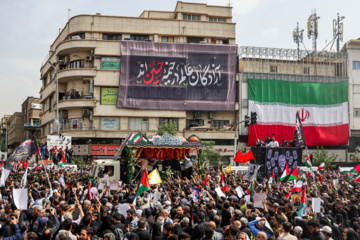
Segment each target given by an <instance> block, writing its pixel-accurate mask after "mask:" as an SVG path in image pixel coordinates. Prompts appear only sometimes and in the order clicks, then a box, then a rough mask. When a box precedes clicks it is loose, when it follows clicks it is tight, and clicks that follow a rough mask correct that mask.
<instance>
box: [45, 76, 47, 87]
mask: <svg viewBox="0 0 360 240" xmlns="http://www.w3.org/2000/svg"><path fill="white" fill-rule="evenodd" d="M46 85H47V76H46V77H44V87H45V86H46Z"/></svg>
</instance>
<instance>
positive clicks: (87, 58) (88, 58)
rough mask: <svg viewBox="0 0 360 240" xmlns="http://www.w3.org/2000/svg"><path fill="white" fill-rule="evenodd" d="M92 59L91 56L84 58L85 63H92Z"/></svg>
mask: <svg viewBox="0 0 360 240" xmlns="http://www.w3.org/2000/svg"><path fill="white" fill-rule="evenodd" d="M92 59H93V58H92V56H86V57H85V61H87V62H90V61H92Z"/></svg>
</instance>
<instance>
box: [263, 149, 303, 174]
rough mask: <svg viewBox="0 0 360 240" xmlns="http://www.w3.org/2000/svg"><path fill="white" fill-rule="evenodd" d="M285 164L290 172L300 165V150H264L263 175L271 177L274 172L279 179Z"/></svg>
mask: <svg viewBox="0 0 360 240" xmlns="http://www.w3.org/2000/svg"><path fill="white" fill-rule="evenodd" d="M286 163H287V164H288V166H289V170H290V172H291V171H292V170H293V169H294V168H295V167H297V166H300V165H301V164H302V149H301V148H266V160H265V174H266V176H271V172H272V171H273V170H274V174H275V176H276V177H280V176H281V174H282V173H283V171H284V170H285V167H286Z"/></svg>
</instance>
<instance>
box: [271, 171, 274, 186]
mask: <svg viewBox="0 0 360 240" xmlns="http://www.w3.org/2000/svg"><path fill="white" fill-rule="evenodd" d="M271 178H272V179H271V185H274V184H275V173H274V170H272V172H271Z"/></svg>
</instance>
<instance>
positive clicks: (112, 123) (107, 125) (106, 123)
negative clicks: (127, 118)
mask: <svg viewBox="0 0 360 240" xmlns="http://www.w3.org/2000/svg"><path fill="white" fill-rule="evenodd" d="M119 129H120V118H118V117H101V118H100V130H119Z"/></svg>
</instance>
